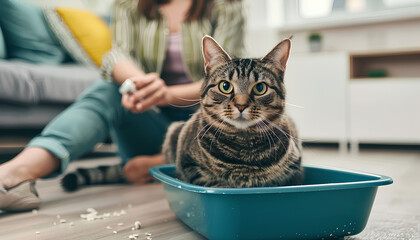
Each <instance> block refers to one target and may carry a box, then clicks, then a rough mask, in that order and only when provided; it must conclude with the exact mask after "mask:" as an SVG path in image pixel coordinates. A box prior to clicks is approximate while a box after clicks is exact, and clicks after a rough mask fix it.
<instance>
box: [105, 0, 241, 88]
mask: <svg viewBox="0 0 420 240" xmlns="http://www.w3.org/2000/svg"><path fill="white" fill-rule="evenodd" d="M213 3H214V5H213V6H214V7H213V10H212V12H211V15H210V16H208V17H205V18H203V19H201V20H198V21H191V22H184V23H183V24H182V53H183V54H182V55H183V60H184V63H185V65H186V69H185V70H186V72H187V75H188V76H189V77H190V78H191V79H192V80H193V81H199V80H201V79H203V78H204V60H203V56H202V50H201V48H202V47H201V44H202V38H203V36H204V35H205V34H208V35H210V36H212V37H214V38H215V39H216V40H217V41H218V42H219V44H220V45H221V46H222V47H223V48H224V49H225V50H226V51H227V52H228V53H229V54H230V55H231V56H232V57H239V56H241V55H242V52H243V46H244V44H243V42H244V27H245V24H244V16H243V6H242V2H241V1H223V0H214V1H213ZM136 5H137V0H117V1H116V3H115V6H114V12H113V18H114V19H113V25H112V30H111V31H112V36H113V42H112V49H111V50H110V51H108V52H107V53H106V54H105V55H104V57H103V58H102V72H103V77H104V78H105V79H106V80H112V69H113V67H114V65H115V64H116V63H117V62H119V61H121V60H131V61H132V62H133V63H135V64H136V65H137V66H138V67H139V68H140V69H142V70H143V71H144V72H145V73H150V72H156V73H158V74H161V72H162V69H163V64H164V61H165V57H166V47H167V41H168V35H169V29H168V26H167V22H166V21H165V19H163V18H162V17H160V18H159V19H157V20H148V19H147V18H146V17H145V16H139V14H138V13H137V12H136Z"/></svg>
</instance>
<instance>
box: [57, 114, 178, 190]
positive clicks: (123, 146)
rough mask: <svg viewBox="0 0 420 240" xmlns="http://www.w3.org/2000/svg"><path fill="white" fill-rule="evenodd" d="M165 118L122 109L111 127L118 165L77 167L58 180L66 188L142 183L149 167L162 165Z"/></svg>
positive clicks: (147, 175)
mask: <svg viewBox="0 0 420 240" xmlns="http://www.w3.org/2000/svg"><path fill="white" fill-rule="evenodd" d="M169 123H170V122H169V121H168V120H167V118H166V117H165V116H164V115H163V114H161V113H159V112H157V111H155V110H149V111H147V112H144V113H139V114H134V113H131V112H130V111H128V110H126V109H123V110H122V112H121V116H120V118H118V121H116V122H114V124H113V125H112V127H111V135H112V139H113V141H114V142H115V143H116V144H117V146H118V155H119V156H120V158H121V160H122V164H116V165H110V166H99V167H93V168H78V169H76V171H74V172H70V173H68V174H66V175H65V176H64V178H63V179H62V181H61V184H62V186H63V188H64V189H65V190H66V191H75V190H77V189H78V188H80V187H82V186H87V185H94V184H110V183H123V182H127V180H128V181H129V182H132V183H144V182H147V181H148V180H150V179H151V177H150V175H149V174H148V170H149V168H150V167H151V166H156V165H161V164H163V163H164V162H163V158H162V157H161V154H159V153H160V151H161V145H162V142H163V138H164V136H165V133H166V129H167V127H168V125H169Z"/></svg>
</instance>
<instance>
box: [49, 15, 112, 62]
mask: <svg viewBox="0 0 420 240" xmlns="http://www.w3.org/2000/svg"><path fill="white" fill-rule="evenodd" d="M44 15H45V16H46V19H47V22H48V23H49V25H50V27H51V29H52V30H53V32H54V33H55V34H56V36H57V38H58V39H59V40H60V42H61V44H62V45H63V47H64V48H66V50H67V51H68V52H69V54H70V55H71V56H72V57H73V58H74V59H75V60H76V61H79V62H82V63H89V61H91V62H90V63H94V64H95V65H97V66H101V64H102V56H103V55H104V54H105V53H106V52H107V51H108V50H109V49H111V32H110V30H109V28H108V26H107V25H106V23H105V22H104V21H103V20H102V19H101V18H99V17H97V16H96V15H95V14H93V13H91V12H88V11H86V10H81V9H76V8H69V7H59V8H55V9H50V10H49V11H44ZM57 18H58V19H57ZM69 31H70V33H69ZM87 58H89V59H87Z"/></svg>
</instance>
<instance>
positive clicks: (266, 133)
mask: <svg viewBox="0 0 420 240" xmlns="http://www.w3.org/2000/svg"><path fill="white" fill-rule="evenodd" d="M260 122H262V121H259V122H258V123H257V124H258V126H259V127H260V129H261V130H262V132H263V134H264V136H265V137H266V139H267V140H268V144H270V152H271V150H272V148H271V140H270V137H269V134H268V132H267V131H266V130H265V128H264V127H263V126H262V125H261V123H260ZM273 146H274V142H273Z"/></svg>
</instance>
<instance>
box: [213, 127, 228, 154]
mask: <svg viewBox="0 0 420 240" xmlns="http://www.w3.org/2000/svg"><path fill="white" fill-rule="evenodd" d="M224 122H225V120H223V121H222V123H221V124H220V125H219V127H217V130H216V133H215V134H214V137H213V139H212V140H211V143H210V152H211V146H212V145H213V140H214V139H215V138H216V141H217V140H218V139H219V137H220V135H222V131H223V130H222V131H221V132H220V134H219V137H217V133H218V132H219V130H220V129H222V126H223V123H224Z"/></svg>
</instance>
